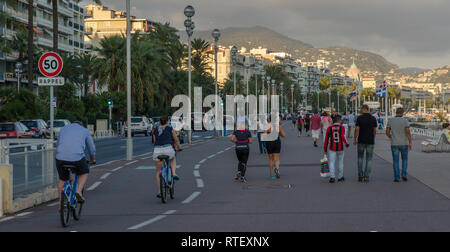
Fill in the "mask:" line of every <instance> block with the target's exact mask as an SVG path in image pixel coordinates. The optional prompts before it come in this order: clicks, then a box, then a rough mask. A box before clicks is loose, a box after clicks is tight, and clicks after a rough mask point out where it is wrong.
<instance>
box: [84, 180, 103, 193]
mask: <svg viewBox="0 0 450 252" xmlns="http://www.w3.org/2000/svg"><path fill="white" fill-rule="evenodd" d="M101 183H102V182H100V181H97V182H95V183H94V184H93V185H92V186H91V187H89V188H88V189H87V190H88V191H93V190H95V188H97V187H98V186H99V185H100V184H101Z"/></svg>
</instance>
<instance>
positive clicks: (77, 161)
mask: <svg viewBox="0 0 450 252" xmlns="http://www.w3.org/2000/svg"><path fill="white" fill-rule="evenodd" d="M82 125H83V124H82V123H81V122H79V121H76V122H74V123H72V124H69V125H67V126H64V127H63V128H61V131H60V133H59V137H58V141H57V143H56V169H57V170H58V175H59V183H58V189H59V192H61V191H62V187H63V185H64V183H66V182H67V181H69V180H70V171H68V170H66V169H64V166H65V165H70V166H74V167H76V168H74V169H73V172H74V173H75V174H76V175H78V176H79V177H78V187H77V191H76V193H75V196H76V198H77V201H78V202H80V203H84V202H85V201H86V199H85V198H84V197H83V193H82V191H83V188H84V186H85V185H86V182H87V179H88V176H89V164H91V165H92V164H95V153H96V149H95V144H94V140H93V139H92V137H91V134H90V132H89V130H88V129H86V128H84V127H83V126H82ZM86 148H87V150H88V151H89V154H90V160H89V164H88V161H87V160H86V157H85V151H86ZM59 197H60V198H59V200H60V202H61V194H60V195H59ZM59 210H61V207H60V208H59Z"/></svg>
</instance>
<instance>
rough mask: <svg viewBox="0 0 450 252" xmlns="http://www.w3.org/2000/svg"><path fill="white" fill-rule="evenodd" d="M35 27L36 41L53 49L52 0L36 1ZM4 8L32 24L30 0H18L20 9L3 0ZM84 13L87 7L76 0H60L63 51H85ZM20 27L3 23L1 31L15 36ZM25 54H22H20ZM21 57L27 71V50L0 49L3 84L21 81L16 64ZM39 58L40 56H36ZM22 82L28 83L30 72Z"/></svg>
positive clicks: (4, 10)
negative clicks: (5, 51)
mask: <svg viewBox="0 0 450 252" xmlns="http://www.w3.org/2000/svg"><path fill="white" fill-rule="evenodd" d="M33 7H34V10H35V12H34V13H33V14H34V18H33V28H34V31H35V34H34V35H35V36H34V43H35V44H36V45H37V46H38V47H39V48H40V49H42V51H44V52H45V51H51V50H53V9H52V0H35V1H34V6H33ZM0 11H3V12H5V13H8V14H9V15H11V16H13V17H16V19H17V20H18V21H19V22H20V23H21V24H23V25H25V26H28V1H27V0H18V1H17V10H14V9H12V8H10V7H7V6H4V5H1V4H0ZM84 16H85V11H84V9H83V8H81V7H80V6H79V5H78V4H77V2H76V1H72V0H58V49H59V52H61V53H77V54H81V53H85V52H86V48H85V44H84ZM17 30H18V27H15V26H14V25H13V24H11V23H10V22H8V23H6V24H5V25H4V26H3V27H0V34H1V35H3V36H4V37H5V38H6V39H8V40H12V39H13V38H14V37H15V36H16V34H17ZM20 56H22V58H20ZM18 61H20V62H21V63H22V64H23V69H22V70H23V71H26V69H27V67H26V64H27V59H26V52H11V53H3V52H0V85H2V84H7V85H9V84H14V85H17V76H16V74H15V65H16V63H17V62H18ZM35 61H36V62H37V59H36V60H35ZM36 62H35V63H36ZM20 80H21V83H22V84H25V85H26V84H27V83H28V80H27V76H26V75H23V76H21V78H20Z"/></svg>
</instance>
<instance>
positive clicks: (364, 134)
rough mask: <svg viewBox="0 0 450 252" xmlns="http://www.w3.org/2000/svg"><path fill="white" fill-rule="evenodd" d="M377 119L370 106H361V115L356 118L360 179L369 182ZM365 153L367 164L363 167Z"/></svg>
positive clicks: (355, 141) (355, 140) (356, 142)
mask: <svg viewBox="0 0 450 252" xmlns="http://www.w3.org/2000/svg"><path fill="white" fill-rule="evenodd" d="M377 126H378V125H377V119H376V118H375V117H373V116H372V115H371V114H370V111H369V106H367V105H363V106H362V107H361V115H360V116H359V117H358V119H357V120H356V128H355V138H354V140H353V144H354V145H356V144H358V181H359V182H362V181H363V180H364V181H365V182H369V177H370V171H371V170H370V166H371V162H372V157H373V150H374V146H375V136H376V134H377ZM364 154H365V156H366V165H365V168H363V163H364Z"/></svg>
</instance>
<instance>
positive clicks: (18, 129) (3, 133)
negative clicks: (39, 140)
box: [0, 122, 34, 139]
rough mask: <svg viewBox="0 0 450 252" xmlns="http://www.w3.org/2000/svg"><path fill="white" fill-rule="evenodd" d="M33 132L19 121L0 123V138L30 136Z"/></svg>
mask: <svg viewBox="0 0 450 252" xmlns="http://www.w3.org/2000/svg"><path fill="white" fill-rule="evenodd" d="M33 135H34V133H33V132H32V131H31V130H30V129H28V128H27V126H25V125H24V124H23V123H20V122H8V123H0V139H1V138H32V137H33Z"/></svg>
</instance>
